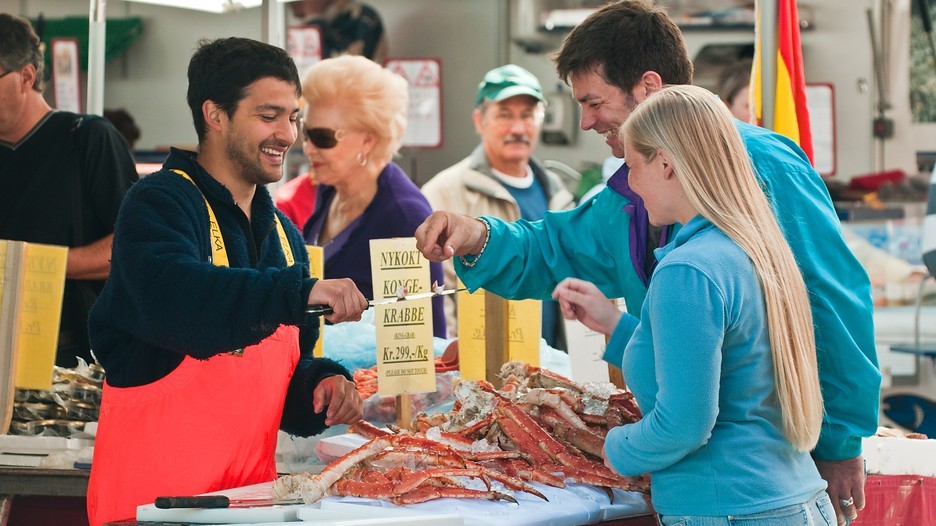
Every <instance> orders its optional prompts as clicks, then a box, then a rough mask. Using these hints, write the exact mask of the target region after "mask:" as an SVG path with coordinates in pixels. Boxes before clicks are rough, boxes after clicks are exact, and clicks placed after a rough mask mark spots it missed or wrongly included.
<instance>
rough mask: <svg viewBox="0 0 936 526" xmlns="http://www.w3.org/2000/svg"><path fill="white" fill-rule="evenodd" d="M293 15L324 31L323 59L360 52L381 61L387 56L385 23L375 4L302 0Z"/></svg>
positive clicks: (359, 53) (338, 0) (380, 62)
mask: <svg viewBox="0 0 936 526" xmlns="http://www.w3.org/2000/svg"><path fill="white" fill-rule="evenodd" d="M290 6H291V7H292V10H293V15H295V16H296V18H299V19H302V20H304V21H305V24H306V25H310V26H317V27H319V28H320V29H321V31H322V48H323V49H322V58H331V57H336V56H338V55H361V56H364V57H366V58H369V59H371V60H373V61H374V62H376V63H378V64H382V63H383V61H384V59H386V58H387V38H386V34H385V33H384V27H383V22H382V21H381V20H380V15H379V14H378V13H377V11H376V10H374V8H373V7H371V6H369V5H367V4H364V3H362V2H358V1H357V0H302V1H300V2H292V3H291V4H290Z"/></svg>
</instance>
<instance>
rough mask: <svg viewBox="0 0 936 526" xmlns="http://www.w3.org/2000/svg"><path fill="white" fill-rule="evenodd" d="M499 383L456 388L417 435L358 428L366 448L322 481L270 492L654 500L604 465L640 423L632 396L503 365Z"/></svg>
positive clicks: (298, 481)
mask: <svg viewBox="0 0 936 526" xmlns="http://www.w3.org/2000/svg"><path fill="white" fill-rule="evenodd" d="M501 375H502V379H503V380H504V386H503V387H502V388H501V389H500V390H497V389H495V388H494V386H493V385H491V384H490V383H488V382H486V381H483V380H481V381H477V382H470V381H461V382H458V383H457V384H455V386H454V388H453V391H454V395H455V399H456V401H455V406H454V408H453V409H452V411H450V412H449V413H439V414H433V415H426V414H420V415H418V416H417V418H416V420H415V421H414V422H413V424H412V429H402V428H398V427H396V426H390V430H389V431H388V430H385V429H381V428H378V427H377V426H375V425H373V424H370V423H368V422H366V421H360V422H358V423H356V424H354V425H352V426H351V427H350V431H351V432H354V433H357V434H359V435H362V436H364V437H365V438H367V439H369V440H368V442H367V443H365V444H364V445H362V446H361V447H359V448H357V449H355V450H354V451H351V452H350V453H348V454H346V455H344V456H343V457H341V458H338V459H336V460H335V461H333V462H332V463H330V464H329V465H328V466H326V467H325V468H324V469H323V470H322V471H321V473H318V474H308V473H303V474H297V475H287V476H284V477H281V478H279V479H278V480H277V481H276V482H275V483H274V486H273V489H274V493H275V494H276V496H277V497H278V498H301V499H302V500H303V501H304V502H306V503H313V502H316V501H318V500H319V499H320V498H322V497H324V496H326V495H335V496H356V497H368V498H379V499H385V500H389V501H390V502H393V503H395V504H398V505H405V504H415V503H419V502H425V501H428V500H433V499H439V498H445V497H453V498H472V499H487V500H505V501H510V502H517V501H516V499H515V498H514V497H512V496H511V495H509V494H507V493H506V492H505V491H512V492H525V493H529V494H531V495H535V496H536V497H539V498H542V499H544V500H545V499H546V497H545V496H544V495H543V494H542V493H540V492H539V491H537V490H536V489H535V488H534V487H533V486H531V485H530V483H533V482H535V483H540V484H544V485H548V486H554V487H559V488H563V487H565V486H566V484H567V483H580V484H590V485H592V486H598V487H603V488H620V489H623V490H627V491H638V492H642V493H647V492H648V488H649V483H648V481H647V480H645V479H630V478H624V477H621V476H619V475H617V474H616V473H615V472H614V471H612V470H611V469H609V468H608V467H606V466H605V465H604V464H603V459H602V448H603V445H604V437H605V435H606V434H607V432H608V429H610V428H611V427H614V426H615V425H621V424H625V423H629V422H634V421H636V420H638V419H639V418H640V412H639V410H638V409H637V406H636V404H635V403H634V401H633V396H632V395H631V394H630V393H629V392H627V391H623V390H617V389H615V388H613V386H611V385H610V384H607V385H604V384H601V385H598V386H594V385H591V384H588V385H580V384H577V383H575V382H572V381H571V380H569V379H567V378H564V377H562V376H559V375H556V374H554V373H551V372H549V371H547V370H545V369H539V368H536V367H532V366H529V365H526V364H522V363H519V362H509V363H507V364H505V365H504V367H503V368H502V370H501ZM467 479H478V480H480V481H481V482H482V483H483V489H481V485H480V484H477V483H475V484H474V485H473V486H474V487H467V484H466V483H465V482H464V481H465V480H467ZM492 481H495V482H496V483H498V484H497V487H496V489H495V488H494V487H492Z"/></svg>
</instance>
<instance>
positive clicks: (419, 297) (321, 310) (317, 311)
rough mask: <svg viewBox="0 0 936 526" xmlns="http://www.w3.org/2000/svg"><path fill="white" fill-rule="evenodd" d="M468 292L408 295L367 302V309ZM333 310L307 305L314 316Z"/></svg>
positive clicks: (310, 313)
mask: <svg viewBox="0 0 936 526" xmlns="http://www.w3.org/2000/svg"><path fill="white" fill-rule="evenodd" d="M466 290H468V289H467V288H460V289H448V290H441V291H438V292H423V293H421V294H408V295H406V296H403V297H402V298H389V299H383V300H379V301H378V300H371V301H368V302H367V308H368V309H370V308H372V307H376V306H378V305H389V304H391V303H397V302H399V301H413V300H422V299H426V298H434V297H436V296H448V295H449V294H455V293H456V292H462V291H466ZM332 312H333V311H332V308H331V307H330V306H328V305H307V306H306V314H309V315H312V316H327V315H329V314H331V313H332Z"/></svg>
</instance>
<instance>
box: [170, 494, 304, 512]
mask: <svg viewBox="0 0 936 526" xmlns="http://www.w3.org/2000/svg"><path fill="white" fill-rule="evenodd" d="M154 504H155V505H156V507H157V508H159V509H175V508H207V509H218V508H252V507H257V506H285V505H289V504H302V501H301V500H299V499H293V500H277V499H231V498H230V497H228V496H227V495H196V496H189V497H156V500H155V501H154Z"/></svg>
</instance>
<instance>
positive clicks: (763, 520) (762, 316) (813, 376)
mask: <svg viewBox="0 0 936 526" xmlns="http://www.w3.org/2000/svg"><path fill="white" fill-rule="evenodd" d="M621 133H622V141H623V143H624V144H625V148H624V149H625V159H626V160H627V164H628V167H629V169H630V173H629V178H628V183H629V185H630V187H631V188H632V189H633V190H634V191H635V192H637V194H639V195H640V196H641V197H642V198H643V200H644V203H645V205H646V208H647V211H648V213H649V218H650V222H651V223H652V224H654V225H668V224H673V223H679V224H682V225H683V227H682V228H681V229H680V230H679V232H678V233H677V234H676V236H675V238H674V239H673V241H672V242H670V243H669V244H667V245H666V246H665V247H662V248H660V249H657V252H656V257H657V259H658V261H659V265H658V266H657V268H656V270H655V271H654V274H653V279H652V280H651V282H650V287H649V289H648V292H647V299H646V301H645V302H644V304H643V308H642V312H641V316H640V319H639V320H638V318H636V317H633V316H630V315H627V314H624V315H622V314H621V313H620V312H618V311H617V310H616V309H615V308H614V307H612V306H611V304H610V303H608V302H607V301H606V300H605V299H604V296H603V295H602V294H601V293H600V292H599V291H598V289H597V287H595V286H594V285H592V284H590V283H588V282H585V281H581V280H576V279H569V280H566V281H564V282H563V283H561V284H560V285H559V287H558V288H557V289H556V291H555V293H554V297H555V298H556V299H558V300H559V302H560V305H561V307H562V309H563V314H564V315H565V316H566V317H567V318H571V319H579V320H581V321H583V322H584V323H585V324H586V325H588V326H590V327H591V328H593V329H595V330H599V331H601V332H604V333H606V334H612V333H613V336H612V340H611V341H610V342H609V349H608V353H609V354H613V353H619V354H620V353H621V352H622V351H621V349H622V348H623V360H622V362H621V368H622V369H623V371H624V375H625V379H626V380H627V382H628V386H629V387H630V388H631V390H632V391H633V392H634V395H635V397H636V399H637V402H638V404H639V405H640V408H641V410H642V411H643V413H644V418H643V419H642V420H640V421H638V422H636V423H634V424H628V425H625V426H621V427H618V428H615V429H613V430H611V431H610V432H609V433H608V436H607V441H606V442H605V459H606V463H607V464H608V465H609V466H610V467H612V468H613V469H615V470H616V471H617V472H619V473H621V474H622V475H640V474H642V473H650V474H651V484H652V486H651V493H652V496H653V505H654V508H655V509H656V511H657V512H658V513H660V515H661V522H662V523H663V525H664V526H672V525H679V526H728V525H731V524H744V525H746V526H767V525H770V526H781V525H784V526H785V525H790V526H793V525H797V526H802V525H824V526H831V525H834V524H836V516H835V511H834V509H833V507H832V504H831V502H830V500H829V497H828V495H827V494H826V492H825V487H826V483H825V481H823V480H822V478H821V477H820V476H819V472H818V471H817V469H816V466H815V463H814V462H813V460H812V458H811V457H810V455H809V452H810V450H812V449H813V448H814V447H815V445H816V442H817V440H818V438H819V430H820V427H821V423H822V413H823V405H822V393H821V390H820V387H819V376H818V368H817V365H816V364H817V361H816V352H815V341H814V333H813V323H812V314H811V312H810V306H809V298H808V295H807V291H806V286H805V284H804V281H803V278H802V276H801V274H800V272H799V268H798V267H797V265H796V261H795V259H794V257H793V253H792V251H791V250H790V247H789V245H788V244H787V242H786V240H785V238H784V236H783V233H782V231H781V230H780V227H779V225H778V224H777V221H776V219H775V218H774V215H773V213H772V211H771V208H770V204H769V203H768V201H767V198H766V196H765V195H764V193H763V190H762V189H761V187H760V185H759V184H758V180H757V178H756V177H755V175H754V173H753V171H752V169H751V163H750V160H749V158H748V156H747V153H746V151H745V148H744V145H743V143H742V141H741V138H740V137H739V135H738V131H737V128H736V126H735V123H734V122H733V120H732V117H731V114H730V113H729V111H728V109H727V108H726V107H725V106H724V104H722V103H721V102H720V101H718V100H717V99H716V98H715V97H714V96H713V95H712V94H711V93H710V92H708V91H706V90H704V89H702V88H698V87H695V86H671V87H667V88H664V89H663V90H661V91H659V92H658V93H656V94H653V95H651V96H650V97H649V98H648V99H647V101H646V102H644V103H643V104H641V105H640V106H638V107H637V109H636V110H634V113H633V114H632V115H631V116H630V118H629V119H628V120H627V122H626V123H625V125H624V127H623V129H622V132H621ZM622 235H623V234H622ZM625 346H626V348H625ZM738 521H742V522H738Z"/></svg>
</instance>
